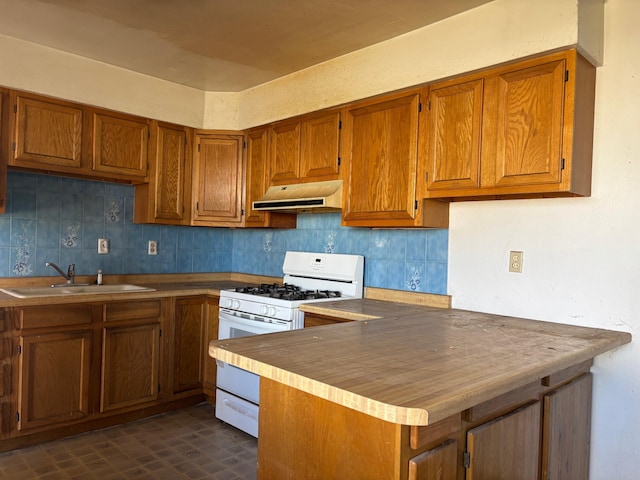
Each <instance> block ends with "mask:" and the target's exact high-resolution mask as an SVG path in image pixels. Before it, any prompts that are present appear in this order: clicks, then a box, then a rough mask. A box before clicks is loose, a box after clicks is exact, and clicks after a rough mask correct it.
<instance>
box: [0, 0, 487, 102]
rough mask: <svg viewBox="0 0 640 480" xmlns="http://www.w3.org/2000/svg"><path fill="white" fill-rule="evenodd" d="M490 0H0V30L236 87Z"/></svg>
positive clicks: (181, 80)
mask: <svg viewBox="0 0 640 480" xmlns="http://www.w3.org/2000/svg"><path fill="white" fill-rule="evenodd" d="M489 1H491V0H0V12H1V13H0V33H1V34H5V35H8V36H11V37H15V38H19V39H22V40H27V41H30V42H33V43H37V44H41V45H45V46H48V47H52V48H55V49H58V50H62V51H65V52H69V53H73V54H76V55H80V56H83V57H88V58H91V59H94V60H98V61H101V62H104V63H107V64H111V65H115V66H118V67H122V68H126V69H129V70H133V71H136V72H139V73H143V74H147V75H150V76H153V77H157V78H161V79H164V80H168V81H171V82H174V83H178V84H182V85H187V86H191V87H194V88H198V89H201V90H206V91H220V92H234V91H241V90H244V89H247V88H250V87H253V86H255V85H259V84H261V83H265V82H268V81H270V80H273V79H275V78H278V77H281V76H284V75H287V74H289V73H292V72H295V71H298V70H301V69H304V68H306V67H309V66H312V65H315V64H318V63H321V62H324V61H326V60H329V59H331V58H335V57H338V56H341V55H344V54H346V53H349V52H352V51H355V50H358V49H361V48H363V47H366V46H369V45H373V44H375V43H378V42H382V41H384V40H388V39H390V38H392V37H395V36H398V35H402V34H404V33H407V32H410V31H412V30H415V29H417V28H420V27H423V26H425V25H429V24H431V23H435V22H438V21H440V20H442V19H445V18H447V17H450V16H453V15H456V14H458V13H461V12H463V11H465V10H469V9H472V8H475V7H477V6H479V5H482V4H485V3H488V2H489Z"/></svg>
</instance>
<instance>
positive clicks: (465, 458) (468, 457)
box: [462, 450, 471, 468]
mask: <svg viewBox="0 0 640 480" xmlns="http://www.w3.org/2000/svg"><path fill="white" fill-rule="evenodd" d="M462 462H463V464H464V468H469V467H471V455H469V452H467V451H466V450H465V451H464V454H463V457H462Z"/></svg>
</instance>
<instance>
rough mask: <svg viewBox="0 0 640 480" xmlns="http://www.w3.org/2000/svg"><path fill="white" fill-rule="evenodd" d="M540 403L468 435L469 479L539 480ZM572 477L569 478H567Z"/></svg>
mask: <svg viewBox="0 0 640 480" xmlns="http://www.w3.org/2000/svg"><path fill="white" fill-rule="evenodd" d="M539 444H540V402H534V403H531V404H529V405H527V406H525V407H522V408H520V409H517V410H516V411H514V412H511V413H508V414H507V415H504V416H502V417H499V418H497V419H495V420H492V421H490V422H487V423H485V424H483V425H480V426H478V427H476V428H473V429H471V430H469V431H468V432H467V455H468V463H467V465H465V466H466V467H467V476H466V479H467V480H483V479H487V478H495V479H505V480H510V479H514V480H515V479H519V480H537V479H538V468H539V448H540V447H539ZM567 478H569V477H567Z"/></svg>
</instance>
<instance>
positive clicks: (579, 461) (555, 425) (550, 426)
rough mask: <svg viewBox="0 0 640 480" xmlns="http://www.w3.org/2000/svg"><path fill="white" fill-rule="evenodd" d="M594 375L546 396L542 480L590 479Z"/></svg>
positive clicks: (589, 375) (587, 375)
mask: <svg viewBox="0 0 640 480" xmlns="http://www.w3.org/2000/svg"><path fill="white" fill-rule="evenodd" d="M592 381H593V377H592V375H591V373H587V374H584V375H582V376H581V377H578V378H577V379H576V380H574V381H573V382H571V383H568V384H567V385H564V386H562V387H560V388H558V389H557V390H555V391H554V392H551V393H549V394H547V395H545V397H544V428H543V436H542V479H543V480H556V479H562V478H571V479H575V480H587V479H588V478H589V450H590V448H589V445H590V439H591V397H592Z"/></svg>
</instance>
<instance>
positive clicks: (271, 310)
mask: <svg viewBox="0 0 640 480" xmlns="http://www.w3.org/2000/svg"><path fill="white" fill-rule="evenodd" d="M276 312H277V310H276V307H269V316H270V317H274V318H275V316H276Z"/></svg>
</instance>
